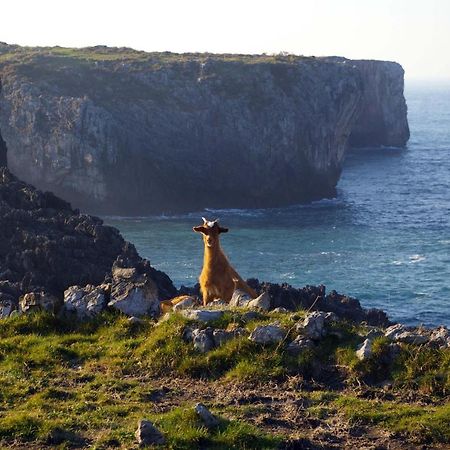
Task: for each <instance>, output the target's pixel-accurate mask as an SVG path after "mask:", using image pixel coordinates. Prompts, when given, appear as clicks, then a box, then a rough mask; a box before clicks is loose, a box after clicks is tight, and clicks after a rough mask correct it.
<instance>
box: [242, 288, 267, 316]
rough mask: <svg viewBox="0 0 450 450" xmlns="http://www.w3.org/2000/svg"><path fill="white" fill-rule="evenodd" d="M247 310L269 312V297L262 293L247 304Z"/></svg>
mask: <svg viewBox="0 0 450 450" xmlns="http://www.w3.org/2000/svg"><path fill="white" fill-rule="evenodd" d="M246 306H247V308H255V309H262V310H263V311H269V309H270V295H269V293H268V292H263V293H262V294H261V295H260V296H258V297H256V298H255V299H253V300H250V301H249V302H248V303H247V305H246Z"/></svg>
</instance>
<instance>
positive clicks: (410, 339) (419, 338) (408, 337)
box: [395, 331, 430, 345]
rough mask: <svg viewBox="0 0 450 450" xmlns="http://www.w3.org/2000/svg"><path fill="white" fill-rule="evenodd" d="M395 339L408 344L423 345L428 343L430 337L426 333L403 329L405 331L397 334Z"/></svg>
mask: <svg viewBox="0 0 450 450" xmlns="http://www.w3.org/2000/svg"><path fill="white" fill-rule="evenodd" d="M395 340H396V341H397V342H404V343H406V344H413V345H422V344H426V343H427V342H428V341H429V340H430V338H429V337H428V336H426V335H424V334H419V333H414V332H412V331H403V333H400V334H398V335H396V337H395Z"/></svg>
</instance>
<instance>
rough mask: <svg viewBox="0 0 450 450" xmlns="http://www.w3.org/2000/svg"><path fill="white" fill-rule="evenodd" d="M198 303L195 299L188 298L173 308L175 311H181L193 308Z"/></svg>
mask: <svg viewBox="0 0 450 450" xmlns="http://www.w3.org/2000/svg"><path fill="white" fill-rule="evenodd" d="M197 304H198V302H197V300H196V299H195V298H194V297H191V296H186V298H184V299H183V300H181V302H179V303H177V304H176V305H174V306H173V310H174V311H181V310H182V309H187V308H192V307H193V306H195V305H197Z"/></svg>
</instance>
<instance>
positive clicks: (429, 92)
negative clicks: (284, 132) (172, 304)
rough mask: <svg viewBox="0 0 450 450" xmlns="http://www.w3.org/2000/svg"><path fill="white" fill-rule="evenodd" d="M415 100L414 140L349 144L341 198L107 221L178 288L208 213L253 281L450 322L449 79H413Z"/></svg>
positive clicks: (190, 270)
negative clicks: (309, 288) (311, 289)
mask: <svg viewBox="0 0 450 450" xmlns="http://www.w3.org/2000/svg"><path fill="white" fill-rule="evenodd" d="M406 99H407V104H408V119H409V124H410V128H411V139H410V141H409V143H408V147H407V148H406V149H392V148H383V149H364V150H352V151H350V152H349V153H348V155H347V157H346V161H345V166H344V170H343V174H342V177H341V180H340V182H339V184H338V195H337V198H335V199H332V200H322V201H319V202H316V203H313V204H310V205H298V206H292V207H288V208H280V209H264V210H214V209H209V210H206V211H202V212H195V213H190V214H186V215H183V216H176V217H140V218H123V217H122V218H120V217H114V218H112V217H109V218H106V219H105V222H106V223H108V224H111V225H113V226H115V227H117V228H119V230H120V231H121V232H122V233H123V235H124V237H125V238H126V239H128V240H129V241H131V242H133V243H134V244H135V245H136V247H137V249H138V251H139V252H140V254H141V255H142V256H144V257H146V258H148V259H150V261H151V262H152V264H153V265H154V266H156V267H157V268H158V269H160V270H163V271H165V272H166V273H167V274H168V275H169V276H170V277H171V278H172V280H173V281H174V283H175V284H176V285H177V286H180V285H182V284H184V285H186V286H189V285H193V284H194V283H195V282H196V279H197V277H198V275H199V273H200V270H201V266H202V255H203V248H202V240H201V238H200V236H199V235H197V234H195V233H193V232H192V226H195V225H198V224H200V223H201V219H200V217H201V216H202V215H204V216H206V217H208V218H214V219H215V218H219V219H220V220H221V223H222V224H223V225H224V226H227V227H229V228H230V232H229V233H228V234H225V235H223V238H222V246H223V248H224V250H225V252H226V253H227V255H228V256H229V259H230V260H231V262H232V263H233V265H234V266H235V268H236V269H237V270H238V272H239V273H240V274H241V275H242V276H243V277H244V278H249V277H256V278H258V279H259V280H264V281H272V282H276V283H281V282H288V283H290V284H292V285H293V286H298V287H300V286H304V285H306V284H325V285H326V286H327V290H328V291H330V290H332V289H336V290H337V291H338V292H341V293H345V294H348V295H351V296H354V297H356V298H358V299H359V300H360V301H361V303H362V305H363V306H365V307H377V308H382V309H384V310H385V311H387V312H388V314H389V316H390V318H391V319H393V320H398V321H402V322H404V323H407V324H419V323H423V324H425V325H439V324H444V325H447V326H450V86H429V85H425V84H424V85H420V84H416V85H407V89H406ZM212 206H213V205H212Z"/></svg>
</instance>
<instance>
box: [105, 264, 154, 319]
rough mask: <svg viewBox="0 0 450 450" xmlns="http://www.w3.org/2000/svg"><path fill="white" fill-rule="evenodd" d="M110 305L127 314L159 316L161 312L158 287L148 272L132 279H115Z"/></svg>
mask: <svg viewBox="0 0 450 450" xmlns="http://www.w3.org/2000/svg"><path fill="white" fill-rule="evenodd" d="M121 270H123V269H121ZM126 270H131V269H126ZM108 306H112V307H113V308H116V309H118V310H119V311H121V312H122V313H124V314H126V315H127V316H135V317H142V316H151V317H159V315H160V314H161V307H160V301H159V296H158V287H157V286H156V283H155V282H154V281H153V280H152V279H151V278H149V277H148V276H147V275H146V274H143V275H140V276H138V277H134V278H132V279H128V278H116V279H114V281H113V285H112V288H111V300H110V301H109V303H108Z"/></svg>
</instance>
